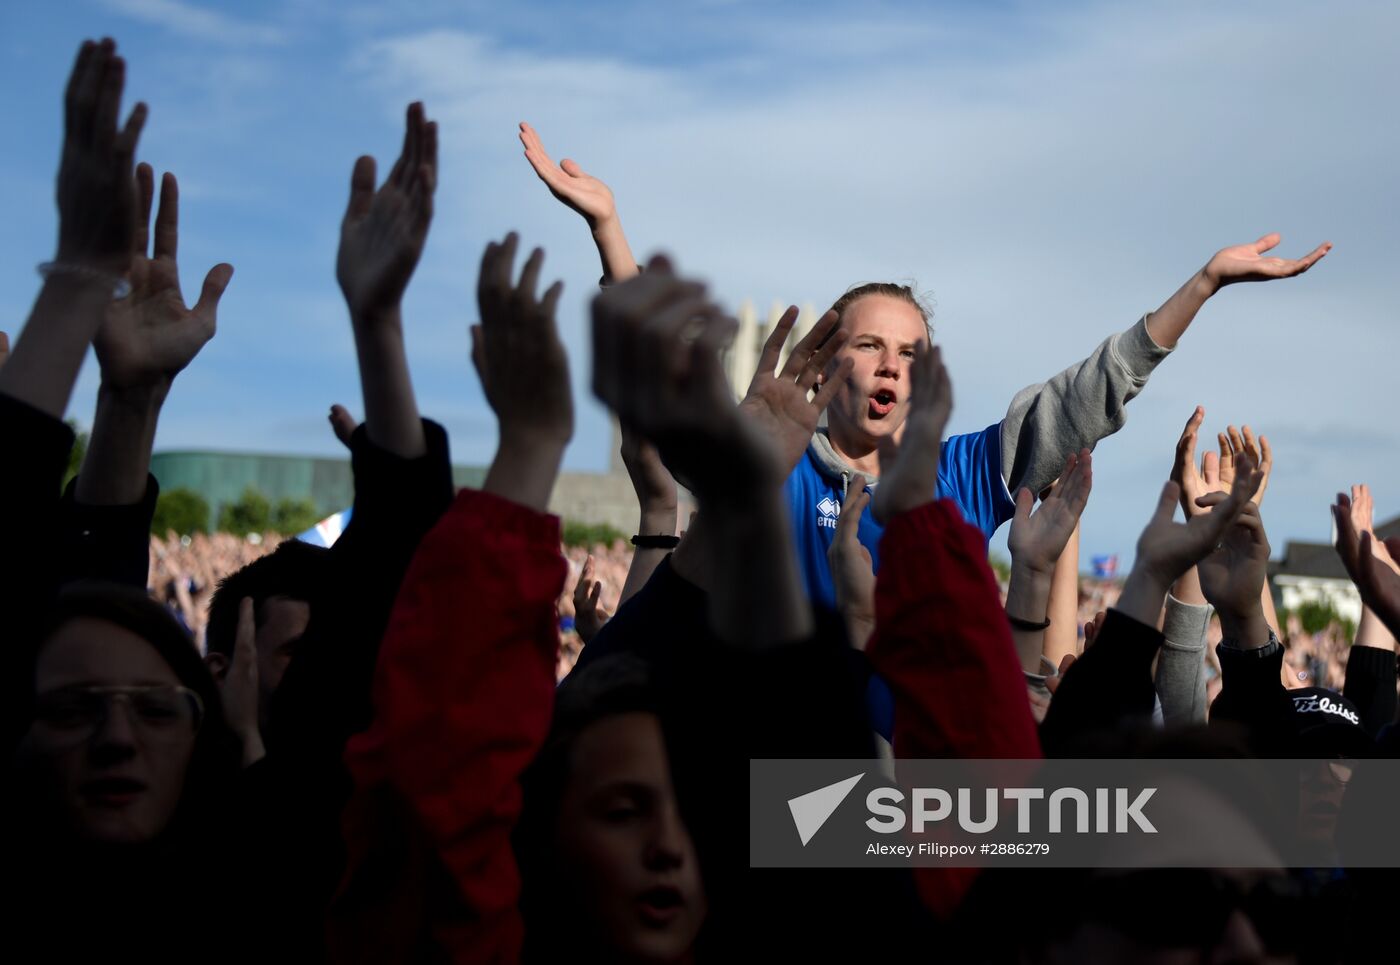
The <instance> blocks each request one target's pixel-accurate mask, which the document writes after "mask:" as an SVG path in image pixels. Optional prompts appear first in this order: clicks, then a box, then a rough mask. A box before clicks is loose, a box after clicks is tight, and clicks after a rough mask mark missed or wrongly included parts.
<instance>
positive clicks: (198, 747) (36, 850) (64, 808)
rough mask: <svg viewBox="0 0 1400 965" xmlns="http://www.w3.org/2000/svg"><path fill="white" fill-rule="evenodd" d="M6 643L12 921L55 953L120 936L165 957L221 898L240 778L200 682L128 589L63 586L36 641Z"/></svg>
mask: <svg viewBox="0 0 1400 965" xmlns="http://www.w3.org/2000/svg"><path fill="white" fill-rule="evenodd" d="M10 642H11V643H12V644H18V645H19V646H16V647H14V648H13V652H12V653H11V656H12V657H16V658H18V660H19V662H20V665H19V666H12V667H11V669H10V672H9V673H7V674H6V678H5V679H6V682H7V683H8V684H9V685H10V687H11V693H10V695H9V697H8V699H7V700H6V703H5V706H6V710H7V712H8V716H9V721H8V724H9V728H8V732H9V735H10V738H11V743H10V746H11V748H12V752H11V754H10V756H9V759H10V761H11V765H10V773H9V775H8V778H9V779H8V780H7V782H6V783H7V785H8V786H7V790H6V794H5V797H4V805H3V806H4V810H5V812H6V814H5V817H6V821H5V823H4V828H5V829H6V833H5V835H4V837H5V840H4V844H3V853H4V857H3V859H0V860H2V863H0V866H3V867H4V869H5V871H4V876H5V877H6V878H7V879H9V884H10V886H11V887H9V888H7V889H6V893H7V894H8V895H9V896H10V899H8V900H10V901H11V902H12V903H13V904H12V907H11V909H10V910H11V911H12V912H13V916H12V917H11V918H10V920H11V921H12V922H14V923H16V924H18V925H19V926H20V929H21V931H24V932H27V933H29V934H31V935H33V936H43V941H44V942H45V947H47V948H50V949H54V948H58V949H63V950H64V951H63V954H62V955H60V956H59V957H60V958H62V957H64V956H65V955H67V953H68V952H69V951H71V952H74V953H75V954H76V953H78V952H80V951H83V950H84V949H85V948H108V949H111V948H118V947H125V946H126V944H127V942H128V940H129V941H131V942H134V943H138V944H139V945H140V947H142V948H143V949H147V950H149V951H150V957H152V958H154V959H156V960H162V959H164V958H167V957H169V958H171V959H178V957H179V954H180V949H181V948H183V949H184V951H185V952H186V953H188V951H189V946H188V944H187V942H188V941H190V940H199V938H198V932H199V930H200V929H201V927H202V925H201V922H203V920H204V919H203V915H202V914H201V909H202V908H204V907H206V904H207V903H210V902H213V903H218V901H219V898H218V897H217V895H218V893H219V891H218V885H219V883H220V880H221V879H220V874H221V872H220V869H224V870H225V871H226V870H227V869H226V864H225V863H224V862H221V861H219V860H216V859H215V856H216V854H217V852H218V848H217V844H216V842H217V840H218V837H219V836H222V835H223V834H225V833H226V831H227V828H228V827H229V821H228V814H229V810H228V809H229V806H230V805H231V804H232V803H233V801H234V800H235V796H234V793H233V791H234V788H235V782H236V781H237V779H238V775H239V772H240V744H239V741H238V739H237V738H236V737H235V736H234V734H233V732H232V731H231V730H230V729H229V727H228V725H227V723H225V721H224V716H223V709H222V707H221V705H220V700H219V691H218V688H217V686H216V685H215V683H214V679H213V677H212V676H211V675H210V673H209V671H208V670H207V669H206V668H205V666H204V663H203V661H202V660H201V659H200V657H199V653H198V651H196V650H195V648H194V645H193V643H192V642H191V640H190V638H189V637H188V636H187V635H186V634H185V633H184V631H183V630H182V629H181V628H180V626H179V624H178V623H177V622H176V620H175V619H174V617H172V616H171V615H170V614H169V613H168V612H167V611H166V610H165V608H164V607H163V606H161V605H160V604H159V603H157V602H156V601H154V600H152V599H150V598H148V597H147V596H146V595H145V594H144V593H142V592H140V591H139V590H136V589H134V588H128V587H121V586H115V585H109V584H75V585H73V586H70V587H68V588H66V589H65V590H64V591H63V592H62V593H61V594H60V596H59V598H58V600H57V602H56V604H55V605H54V606H53V607H52V608H51V610H50V613H49V615H48V617H47V619H46V620H45V621H43V622H42V623H41V624H40V629H39V631H38V632H37V634H35V635H34V636H33V637H32V638H31V639H30V640H28V641H21V640H12V641H10ZM25 644H27V645H25ZM78 910H81V916H78V917H75V915H76V913H77V911H78ZM167 952H169V955H168V956H167V954H166V953H167Z"/></svg>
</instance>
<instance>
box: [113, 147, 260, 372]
mask: <svg viewBox="0 0 1400 965" xmlns="http://www.w3.org/2000/svg"><path fill="white" fill-rule="evenodd" d="M136 195H137V198H138V203H139V210H140V220H139V221H138V223H137V225H138V227H137V231H136V234H135V237H134V238H133V248H132V255H131V267H130V277H131V293H130V294H129V295H127V297H125V298H119V299H116V300H115V301H113V302H112V304H111V306H110V307H109V308H108V309H107V317H106V318H105V319H104V320H103V322H102V327H101V328H99V329H98V331H97V336H96V338H94V339H93V349H94V350H95V352H96V353H97V361H98V363H99V364H100V365H101V367H102V386H103V388H104V389H107V390H116V391H125V390H131V389H148V388H149V389H158V390H167V389H169V387H170V384H171V382H173V381H174V379H175V376H176V375H178V374H179V373H180V372H181V371H182V370H183V369H184V368H185V366H187V365H189V363H190V362H191V361H192V360H193V359H194V357H195V356H196V355H197V354H199V350H200V349H201V348H203V347H204V345H205V343H206V342H208V341H209V340H210V339H211V338H213V337H214V331H215V328H216V327H217V321H216V319H217V314H218V307H219V299H220V298H222V297H223V294H224V289H226V288H227V287H228V283H229V280H230V279H231V278H232V277H233V266H232V265H229V264H218V265H215V266H214V267H213V268H211V269H209V273H208V274H207V275H206V276H205V278H204V287H203V288H202V289H201V291H200V294H199V301H197V302H195V304H194V307H193V308H190V307H188V306H187V305H186V304H185V298H184V296H183V295H182V294H181V293H180V268H179V265H178V264H177V262H176V255H177V250H178V248H179V242H180V186H179V183H178V182H177V181H176V180H175V175H173V174H170V173H166V175H165V176H164V177H163V178H162V179H161V184H160V208H159V210H158V211H157V212H156V221H155V232H154V245H151V244H150V241H151V237H150V236H151V232H150V230H149V227H148V226H149V224H150V217H151V206H152V203H153V201H154V197H155V175H154V172H153V171H152V170H151V166H150V165H149V164H142V165H139V166H138V167H137V168H136Z"/></svg>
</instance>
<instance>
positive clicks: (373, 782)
mask: <svg viewBox="0 0 1400 965" xmlns="http://www.w3.org/2000/svg"><path fill="white" fill-rule="evenodd" d="M566 572H567V564H566V563H565V561H564V559H563V557H562V556H560V553H559V520H558V519H557V518H556V517H553V516H545V515H542V514H539V513H536V512H533V511H532V510H529V509H526V508H524V507H522V506H519V505H517V504H515V503H511V502H508V501H506V500H503V499H499V498H497V497H495V496H491V495H488V494H486V493H481V492H474V491H464V492H463V493H461V494H460V495H458V497H457V499H456V501H455V502H454V503H453V505H452V508H451V509H450V510H448V512H447V513H446V515H444V516H443V517H442V519H441V520H440V521H439V522H438V523H437V525H436V526H434V528H433V529H432V531H431V532H429V533H428V535H427V536H426V537H425V538H424V540H423V543H422V545H421V546H420V547H419V549H418V552H417V555H416V556H415V557H414V559H413V563H412V565H411V566H410V568H409V570H408V575H407V576H406V577H405V579H404V583H403V586H402V587H401V588H400V590H399V594H398V598H397V600H396V601H395V604H394V610H393V615H392V617H391V618H390V621H389V628H388V631H387V633H386V635H385V638H384V643H383V646H382V648H381V650H380V654H379V661H378V664H377V665H376V668H375V674H374V719H373V722H372V724H371V725H370V727H369V729H368V730H367V731H365V732H364V733H362V734H358V735H356V736H355V737H354V738H352V739H351V740H350V742H349V743H348V745H347V746H346V752H345V760H346V765H347V767H348V768H349V770H350V773H351V775H352V776H353V778H354V782H355V789H354V796H353V798H352V801H351V804H350V806H349V808H348V809H347V812H346V816H345V832H346V843H347V848H348V852H349V853H348V864H347V870H346V874H345V877H344V878H343V879H342V884H341V889H340V893H339V895H338V896H337V905H338V906H339V907H338V908H336V909H334V910H333V913H332V919H331V921H332V924H331V929H332V945H333V947H334V948H336V949H337V950H338V951H346V952H348V954H349V957H350V958H355V959H360V960H365V961H368V960H373V959H379V960H386V959H384V958H383V956H384V955H386V954H387V955H389V956H390V957H401V956H400V954H399V953H400V952H403V951H408V950H415V949H416V953H418V954H421V952H422V951H423V948H422V945H421V944H420V942H423V941H427V942H431V943H432V944H433V945H435V946H437V949H438V951H439V953H445V955H446V957H447V958H448V960H451V961H459V962H465V961H472V962H490V961H517V960H518V959H519V957H520V950H521V946H522V943H523V938H524V932H523V926H522V922H521V918H520V912H519V908H518V902H519V897H520V875H519V871H518V869H517V868H516V864H515V856H514V853H513V851H512V849H511V840H510V838H511V832H512V830H513V829H514V827H515V823H516V821H517V819H518V818H519V815H520V810H521V790H520V782H519V779H520V776H521V774H522V773H523V772H524V770H525V768H526V767H527V766H528V765H529V763H530V761H531V760H532V759H533V757H534V755H535V754H536V752H537V751H538V750H539V748H540V746H541V744H542V743H543V742H544V738H545V735H546V733H547V731H548V729H549V721H550V713H551V710H552V707H553V703H554V687H555V679H554V672H555V660H556V654H557V649H558V630H557V623H556V616H555V609H554V602H555V600H556V599H557V597H558V596H559V593H560V592H561V591H562V589H563V586H564V577H565V574H566ZM444 871H445V873H446V875H445V877H444ZM386 873H387V874H389V875H392V876H394V877H397V878H400V879H405V880H400V881H396V882H395V881H384V880H383V877H384V875H385V874H386ZM371 879H372V880H371ZM434 882H436V883H437V887H440V888H442V890H444V891H447V892H448V895H446V896H442V895H433V894H432V891H433V888H434ZM445 882H449V883H450V885H447V886H444V883H445ZM425 890H426V893H425ZM405 894H409V895H422V896H423V897H424V898H426V899H427V900H426V901H405V900H403V896H404V895H405ZM443 897H446V898H447V901H448V905H447V907H444V906H443V903H442V901H441V900H439V899H441V898H443ZM342 925H343V926H344V927H342ZM424 932H427V934H424ZM337 933H339V934H337ZM410 954H414V952H410Z"/></svg>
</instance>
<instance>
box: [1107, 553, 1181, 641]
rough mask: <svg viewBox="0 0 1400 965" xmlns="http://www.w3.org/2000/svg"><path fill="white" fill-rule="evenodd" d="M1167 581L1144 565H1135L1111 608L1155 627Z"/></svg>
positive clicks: (1160, 612)
mask: <svg viewBox="0 0 1400 965" xmlns="http://www.w3.org/2000/svg"><path fill="white" fill-rule="evenodd" d="M1167 586H1168V583H1167V581H1165V580H1163V579H1162V578H1160V577H1158V576H1157V575H1156V574H1154V573H1152V572H1151V571H1150V570H1148V569H1147V568H1146V567H1141V566H1135V567H1133V571H1132V572H1131V573H1129V574H1128V580H1127V582H1126V583H1124V584H1123V592H1122V593H1121V594H1119V596H1118V602H1117V604H1115V605H1114V607H1113V609H1115V610H1117V611H1118V612H1119V613H1122V614H1124V615H1126V616H1130V617H1132V618H1133V619H1134V620H1136V621H1138V622H1139V623H1145V624H1147V625H1148V626H1149V627H1155V626H1156V625H1157V620H1158V618H1159V617H1160V616H1161V614H1162V604H1163V603H1165V602H1166V599H1167Z"/></svg>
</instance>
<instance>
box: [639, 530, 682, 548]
mask: <svg viewBox="0 0 1400 965" xmlns="http://www.w3.org/2000/svg"><path fill="white" fill-rule="evenodd" d="M680 542H681V538H680V537H679V536H642V535H641V534H640V533H639V534H637V535H636V536H633V537H632V545H633V546H635V547H637V549H639V550H673V549H675V548H676V547H677V546H679V545H680Z"/></svg>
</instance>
